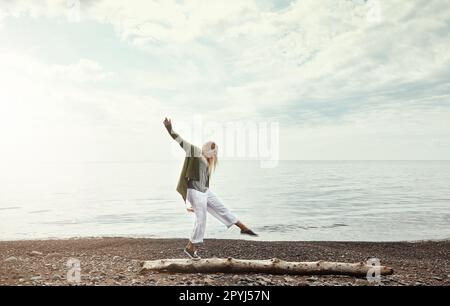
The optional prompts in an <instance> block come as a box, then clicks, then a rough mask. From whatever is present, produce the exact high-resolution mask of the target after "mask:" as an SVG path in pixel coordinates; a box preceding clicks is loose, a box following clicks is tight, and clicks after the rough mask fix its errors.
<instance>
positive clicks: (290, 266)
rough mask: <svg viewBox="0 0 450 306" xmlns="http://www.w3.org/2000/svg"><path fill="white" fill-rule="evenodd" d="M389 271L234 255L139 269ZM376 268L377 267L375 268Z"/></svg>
mask: <svg viewBox="0 0 450 306" xmlns="http://www.w3.org/2000/svg"><path fill="white" fill-rule="evenodd" d="M376 269H377V272H378V271H379V275H389V274H392V273H393V272H394V271H393V269H392V268H390V267H386V266H377V267H374V266H371V265H367V264H366V263H363V262H361V263H343V262H327V261H317V262H288V261H284V260H280V259H276V258H274V259H269V260H243V259H234V258H208V259H201V260H198V261H194V260H191V259H160V260H152V261H145V262H144V264H143V266H142V270H141V272H142V273H145V272H146V271H158V272H176V273H218V272H220V273H267V274H297V275H313V274H317V275H319V274H320V275H324V274H329V275H353V276H366V275H367V273H368V272H371V273H374V272H375V270H376ZM378 269H379V270H378Z"/></svg>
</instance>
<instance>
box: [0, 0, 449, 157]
mask: <svg viewBox="0 0 450 306" xmlns="http://www.w3.org/2000/svg"><path fill="white" fill-rule="evenodd" d="M449 33H450V0H411V1H404V0H379V1H377V0H367V1H364V0H320V1H318V0H303V1H301V0H297V1H295V0H281V1H275V0H274V1H269V0H229V1H220V0H208V1H206V0H203V1H200V0H164V1H149V0H131V1H119V0H86V1H76V0H33V1H32V0H29V1H25V0H23V1H21V0H18V1H12V0H1V1H0V162H2V163H10V162H16V161H18V162H23V161H27V162H28V161H30V162H35V161H36V162H141V161H159V160H167V159H174V158H178V156H177V154H176V153H174V147H173V142H172V141H171V139H170V138H169V137H168V134H167V132H166V131H165V129H164V127H163V125H162V121H163V119H164V117H166V116H167V117H170V118H172V121H173V125H174V129H175V130H176V131H177V132H179V133H180V134H181V135H182V136H184V137H185V138H187V139H191V140H192V141H193V142H195V143H197V144H201V142H202V141H206V140H209V139H211V138H214V136H216V137H218V138H214V140H216V141H217V142H218V144H219V152H220V153H222V152H225V150H220V149H221V148H223V147H226V146H227V143H226V141H225V140H223V139H222V138H221V137H219V136H218V132H217V131H219V130H220V129H221V128H222V127H225V126H227V124H244V125H246V124H248V126H251V127H255V126H256V127H258V129H259V127H260V126H263V125H264V124H267V126H269V130H270V131H271V132H272V133H270V132H269V133H268V135H269V138H270V146H271V147H272V149H273V150H271V152H272V153H271V158H275V157H276V158H280V159H293V160H360V159H361V160H385V159H387V160H442V159H449V157H450V52H449V50H450V34H449ZM199 121H201V122H202V123H201V124H200V125H201V126H202V128H201V129H200V130H201V133H200V134H201V135H197V134H195V132H193V131H194V130H195V128H194V127H193V126H194V125H195V124H196V122H197V123H198V122H199ZM211 126H214V127H215V128H211ZM258 131H260V130H258ZM194 134H195V135H194ZM263 134H264V133H263ZM266 134H267V133H266ZM249 135H251V133H249ZM270 135H272V136H273V137H272V136H270ZM249 137H250V136H249ZM258 139H259V138H258ZM228 147H231V145H230V142H228ZM181 153H182V152H180V154H181ZM223 157H224V158H233V155H232V154H230V155H229V156H223Z"/></svg>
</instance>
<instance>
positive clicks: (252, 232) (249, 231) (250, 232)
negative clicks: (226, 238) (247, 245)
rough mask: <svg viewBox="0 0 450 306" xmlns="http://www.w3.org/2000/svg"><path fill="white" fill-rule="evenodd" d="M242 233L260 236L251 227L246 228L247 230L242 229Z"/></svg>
mask: <svg viewBox="0 0 450 306" xmlns="http://www.w3.org/2000/svg"><path fill="white" fill-rule="evenodd" d="M241 234H242V235H249V236H255V237H256V236H258V234H257V233H255V232H254V231H252V230H251V229H246V230H241Z"/></svg>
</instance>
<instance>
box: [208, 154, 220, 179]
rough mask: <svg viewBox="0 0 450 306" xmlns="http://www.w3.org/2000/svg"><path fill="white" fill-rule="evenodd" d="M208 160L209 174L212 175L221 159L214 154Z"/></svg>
mask: <svg viewBox="0 0 450 306" xmlns="http://www.w3.org/2000/svg"><path fill="white" fill-rule="evenodd" d="M206 160H207V161H208V174H209V176H211V174H212V173H213V171H214V170H216V167H217V164H218V163H219V160H218V158H217V155H214V156H213V157H211V158H207V159H206Z"/></svg>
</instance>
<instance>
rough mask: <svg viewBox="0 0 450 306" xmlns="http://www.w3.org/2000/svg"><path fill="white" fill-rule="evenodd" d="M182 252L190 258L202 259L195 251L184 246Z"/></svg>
mask: <svg viewBox="0 0 450 306" xmlns="http://www.w3.org/2000/svg"><path fill="white" fill-rule="evenodd" d="M184 253H185V254H186V255H187V256H188V257H189V258H190V259H192V260H200V259H202V258H201V257H200V256H198V255H197V251H191V250H188V249H187V248H185V249H184Z"/></svg>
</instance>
